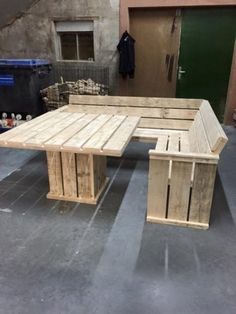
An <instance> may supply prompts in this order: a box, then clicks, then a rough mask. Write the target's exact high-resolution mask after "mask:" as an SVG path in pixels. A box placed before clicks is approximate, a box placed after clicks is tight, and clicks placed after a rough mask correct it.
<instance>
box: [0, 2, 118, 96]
mask: <svg viewBox="0 0 236 314" xmlns="http://www.w3.org/2000/svg"><path fill="white" fill-rule="evenodd" d="M30 4H31V7H30V8H29V5H30ZM25 8H27V11H26V12H25V11H24V12H23V13H22V14H19V12H20V11H21V10H22V8H21V9H20V8H19V6H18V11H17V12H18V14H16V15H15V17H16V18H15V19H12V18H11V19H10V21H11V23H10V25H8V26H5V27H4V26H3V27H0V58H47V59H50V60H51V61H52V62H55V61H56V56H57V47H56V31H55V27H54V21H60V20H63V21H69V20H76V19H81V18H93V19H94V44H95V65H96V64H98V65H105V66H106V65H108V66H109V67H110V84H111V89H112V91H113V93H114V92H115V89H116V88H115V85H116V81H117V80H116V78H117V60H118V55H117V52H116V45H117V43H118V41H119V0H79V1H78V0H50V1H49V0H35V1H29V0H28V1H26V0H25ZM16 9H17V8H16Z"/></svg>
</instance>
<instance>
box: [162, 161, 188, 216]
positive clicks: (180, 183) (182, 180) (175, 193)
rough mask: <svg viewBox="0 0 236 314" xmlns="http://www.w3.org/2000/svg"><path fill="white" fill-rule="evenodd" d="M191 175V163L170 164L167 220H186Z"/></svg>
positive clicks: (174, 162)
mask: <svg viewBox="0 0 236 314" xmlns="http://www.w3.org/2000/svg"><path fill="white" fill-rule="evenodd" d="M191 174H192V163H191V162H179V161H178V162H177V161H173V162H172V171H171V180H170V195H169V208H168V217H167V218H169V219H174V220H183V221H186V220H187V216H188V205H189V196H190V187H191Z"/></svg>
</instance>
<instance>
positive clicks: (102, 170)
mask: <svg viewBox="0 0 236 314" xmlns="http://www.w3.org/2000/svg"><path fill="white" fill-rule="evenodd" d="M106 168H107V158H106V156H96V155H94V156H93V177H92V181H93V183H92V185H93V188H92V195H93V196H94V197H96V196H97V194H98V193H99V191H100V190H101V187H102V186H103V185H104V182H105V181H106Z"/></svg>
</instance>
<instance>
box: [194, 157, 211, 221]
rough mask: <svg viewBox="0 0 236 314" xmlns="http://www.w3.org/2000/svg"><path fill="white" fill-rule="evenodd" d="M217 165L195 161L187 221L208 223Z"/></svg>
mask: <svg viewBox="0 0 236 314" xmlns="http://www.w3.org/2000/svg"><path fill="white" fill-rule="evenodd" d="M216 168H217V165H209V164H202V163H196V164H195V170H194V179H193V187H192V197H191V204H190V212H189V221H193V222H199V223H206V224H208V223H209V218H210V212H211V203H212V197H213V191H214V183H215V176H216Z"/></svg>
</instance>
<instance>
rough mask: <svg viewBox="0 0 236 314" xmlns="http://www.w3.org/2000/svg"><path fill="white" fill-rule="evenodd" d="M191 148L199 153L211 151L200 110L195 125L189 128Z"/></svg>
mask: <svg viewBox="0 0 236 314" xmlns="http://www.w3.org/2000/svg"><path fill="white" fill-rule="evenodd" d="M189 134H190V138H191V141H190V145H191V150H192V151H194V152H199V153H211V149H210V146H209V142H208V139H207V135H206V132H205V128H204V126H203V122H202V118H201V115H200V112H198V113H197V115H196V118H195V120H194V122H193V125H192V126H191V127H190V130H189Z"/></svg>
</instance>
